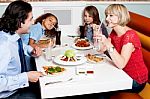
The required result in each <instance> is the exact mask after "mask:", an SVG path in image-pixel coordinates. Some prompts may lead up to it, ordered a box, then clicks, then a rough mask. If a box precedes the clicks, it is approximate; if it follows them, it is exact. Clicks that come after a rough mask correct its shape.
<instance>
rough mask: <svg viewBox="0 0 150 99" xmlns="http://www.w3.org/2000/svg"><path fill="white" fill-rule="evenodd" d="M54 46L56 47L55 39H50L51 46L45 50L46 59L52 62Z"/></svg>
mask: <svg viewBox="0 0 150 99" xmlns="http://www.w3.org/2000/svg"><path fill="white" fill-rule="evenodd" d="M54 45H55V38H54V37H51V38H49V45H48V47H47V48H46V49H45V58H46V60H48V61H50V60H52V48H53V46H54Z"/></svg>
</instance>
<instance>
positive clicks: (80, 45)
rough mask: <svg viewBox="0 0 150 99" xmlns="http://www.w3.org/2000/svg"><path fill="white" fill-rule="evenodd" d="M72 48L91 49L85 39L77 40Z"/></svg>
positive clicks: (91, 46)
mask: <svg viewBox="0 0 150 99" xmlns="http://www.w3.org/2000/svg"><path fill="white" fill-rule="evenodd" d="M72 47H73V48H75V49H79V50H86V49H91V48H93V45H92V44H91V43H90V42H89V41H88V40H87V39H78V40H77V41H76V42H75V43H74V44H73V45H72Z"/></svg>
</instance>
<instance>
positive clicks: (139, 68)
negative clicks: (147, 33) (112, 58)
mask: <svg viewBox="0 0 150 99" xmlns="http://www.w3.org/2000/svg"><path fill="white" fill-rule="evenodd" d="M110 38H111V42H112V44H113V45H114V47H115V48H116V50H117V51H118V53H121V49H122V47H123V45H125V44H127V43H132V44H133V45H134V48H135V50H134V52H132V54H131V57H130V59H129V61H128V63H127V65H126V66H125V67H124V68H123V70H124V71H125V72H126V73H127V74H128V75H129V76H130V77H131V78H132V79H133V80H135V81H136V82H138V83H139V84H142V83H144V82H146V81H147V80H148V70H147V67H146V65H145V64H144V60H143V55H142V49H141V48H142V47H141V43H140V40H139V37H138V35H137V34H136V32H135V31H134V30H128V31H127V32H126V33H125V34H124V35H122V36H120V37H118V36H117V34H116V33H115V31H112V33H111V34H110Z"/></svg>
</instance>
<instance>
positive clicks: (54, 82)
mask: <svg viewBox="0 0 150 99" xmlns="http://www.w3.org/2000/svg"><path fill="white" fill-rule="evenodd" d="M71 80H73V78H70V79H68V80H65V81H61V80H60V81H53V82H47V83H45V85H49V84H56V83H62V82H68V81H71Z"/></svg>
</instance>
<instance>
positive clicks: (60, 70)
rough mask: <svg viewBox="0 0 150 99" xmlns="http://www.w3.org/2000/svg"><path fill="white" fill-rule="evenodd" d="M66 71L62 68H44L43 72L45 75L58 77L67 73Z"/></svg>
mask: <svg viewBox="0 0 150 99" xmlns="http://www.w3.org/2000/svg"><path fill="white" fill-rule="evenodd" d="M65 71H66V69H65V68H64V67H61V66H54V65H53V66H52V65H51V66H43V67H42V72H43V73H44V74H45V75H58V74H61V73H63V72H65Z"/></svg>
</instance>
